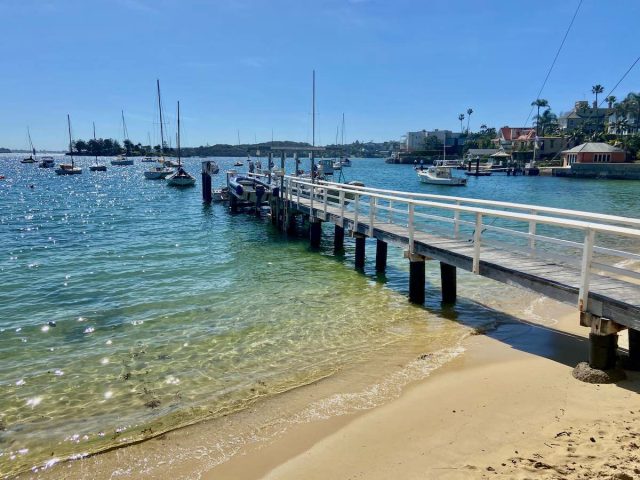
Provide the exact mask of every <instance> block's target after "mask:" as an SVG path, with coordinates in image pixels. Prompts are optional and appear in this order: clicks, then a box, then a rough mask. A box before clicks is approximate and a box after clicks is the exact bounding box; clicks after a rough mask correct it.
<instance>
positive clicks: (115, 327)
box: [0, 156, 640, 475]
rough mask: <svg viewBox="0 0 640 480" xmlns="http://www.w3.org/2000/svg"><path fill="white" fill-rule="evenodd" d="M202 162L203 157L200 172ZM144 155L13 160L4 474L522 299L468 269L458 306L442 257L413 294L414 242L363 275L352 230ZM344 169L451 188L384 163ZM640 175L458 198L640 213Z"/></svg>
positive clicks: (3, 234) (3, 161)
mask: <svg viewBox="0 0 640 480" xmlns="http://www.w3.org/2000/svg"><path fill="white" fill-rule="evenodd" d="M217 160H218V162H219V163H220V165H221V169H222V170H224V169H225V168H230V167H231V165H232V162H233V160H232V159H217ZM199 162H200V159H188V160H187V161H186V163H187V166H188V169H189V170H190V171H191V172H192V173H197V172H199V165H200V163H199ZM89 163H90V160H89V159H81V160H80V164H81V165H84V166H85V167H86V166H88V164H89ZM107 163H108V162H107ZM145 165H146V164H144V163H140V162H138V163H137V164H136V165H134V166H130V167H111V166H109V168H108V171H107V172H89V170H88V168H86V169H85V172H84V173H83V174H82V175H80V176H70V177H58V176H56V175H55V174H54V173H53V171H51V170H46V169H39V168H37V165H28V164H27V165H23V164H20V163H19V162H18V160H17V159H16V158H14V157H11V156H4V157H3V158H0V175H4V176H5V177H6V178H5V179H4V180H0V245H2V250H1V251H0V275H1V281H0V284H1V289H0V359H1V361H2V368H1V369H0V474H3V475H5V474H15V473H18V472H21V471H26V470H29V469H31V468H32V467H35V466H41V465H44V464H47V463H49V464H53V463H55V462H58V461H61V460H64V459H68V458H78V457H81V456H83V455H86V454H89V453H93V452H97V451H100V450H104V449H107V448H110V447H113V446H116V445H122V444H126V443H129V442H132V441H136V440H140V439H144V438H148V437H152V436H154V435H157V434H158V433H161V432H163V431H167V430H171V429H173V428H176V427H178V426H182V425H187V424H190V423H194V422H198V421H200V420H203V419H208V418H217V417H220V416H221V415H223V414H227V413H230V412H235V411H239V410H242V409H244V408H246V407H247V406H248V405H253V404H255V403H256V402H257V401H258V400H260V399H264V398H273V397H274V396H276V395H278V394H280V393H282V392H285V391H288V390H291V389H294V388H296V387H298V386H301V385H305V384H309V383H311V382H314V381H316V380H318V379H322V378H328V377H332V376H336V375H339V374H340V372H342V371H345V370H347V369H348V367H349V365H352V364H354V363H356V362H367V361H370V360H371V361H373V360H374V359H375V358H376V356H380V355H381V354H384V355H389V354H391V353H393V355H397V356H398V358H406V359H410V358H414V357H415V354H416V352H437V351H439V350H440V349H444V348H447V347H450V346H452V345H455V344H456V342H458V341H459V339H460V338H462V337H463V336H464V335H466V334H467V333H468V331H469V327H474V326H478V325H483V324H485V323H487V322H491V321H494V319H495V315H494V314H493V313H491V312H489V311H487V310H486V309H485V308H484V307H483V306H481V305H479V304H478V303H477V302H476V300H482V299H484V298H486V297H487V296H492V297H495V298H496V299H498V300H496V301H497V302H501V301H502V302H507V303H508V302H513V301H514V300H513V298H510V297H512V296H513V291H514V290H513V289H511V290H509V289H507V288H506V287H505V286H503V285H499V284H494V283H492V282H488V281H485V280H482V279H478V278H474V277H472V276H470V275H461V278H460V293H461V296H462V298H461V300H460V302H459V303H458V304H457V305H456V306H455V308H453V309H452V308H443V307H442V306H441V305H440V302H439V296H438V293H437V283H438V279H437V276H438V275H437V269H430V271H429V272H428V281H429V286H428V290H429V292H430V294H429V295H428V300H427V303H426V305H425V307H424V308H422V307H416V306H412V305H410V304H408V302H407V300H406V296H405V293H406V289H407V269H408V267H407V264H406V261H404V260H403V259H402V255H401V251H400V250H397V249H390V258H389V271H388V273H387V275H386V276H385V277H378V276H376V275H374V274H372V273H370V270H371V269H370V268H367V274H365V275H362V274H358V273H356V272H355V271H354V270H353V245H352V244H351V243H347V248H346V253H345V255H344V256H337V257H336V256H334V255H333V251H332V245H331V232H330V229H328V228H327V229H326V230H325V232H324V234H323V245H322V248H321V251H320V252H319V253H318V252H312V251H310V250H309V249H308V245H307V242H305V241H303V239H301V238H287V237H285V236H283V235H281V234H280V233H279V232H277V231H276V230H275V229H274V228H273V227H272V226H271V225H270V223H269V222H268V220H266V219H262V218H255V217H250V216H247V215H230V214H229V213H228V212H227V211H226V210H225V208H224V207H223V206H222V205H212V206H205V205H203V204H202V202H201V196H200V195H201V194H200V188H199V181H198V186H197V187H196V188H193V189H187V190H176V189H171V188H168V187H167V186H166V185H165V184H164V183H163V182H157V181H148V180H144V179H143V178H142V171H143V170H144V168H145ZM344 173H345V174H346V176H347V180H354V179H358V180H362V181H364V182H365V183H366V184H367V185H368V186H376V187H384V188H391V189H402V190H410V191H416V192H433V193H443V194H452V192H451V190H449V189H447V188H446V187H437V186H430V185H423V184H420V183H419V182H418V181H417V179H416V177H415V173H414V172H413V169H412V168H411V167H410V166H402V165H386V164H385V163H384V162H383V161H382V160H380V159H356V160H354V161H353V167H351V168H345V172H344ZM222 178H223V176H219V177H218V178H217V179H216V180H215V181H216V182H218V183H219V182H221V181H222ZM639 187H640V183H639V182H621V181H595V180H593V181H592V180H581V181H578V180H571V179H557V178H550V177H539V178H535V177H534V178H532V177H515V178H512V177H506V176H492V177H484V178H470V179H469V185H468V186H467V187H466V188H464V189H456V190H455V192H453V193H455V194H456V195H465V196H471V197H476V198H487V199H496V200H505V201H518V202H524V203H537V204H543V205H549V206H556V207H562V208H577V209H588V210H590V211H598V212H603V213H611V214H620V215H627V216H640V198H639V196H638V189H639ZM372 247H373V246H372V245H369V247H368V248H369V249H370V248H372ZM368 256H369V258H373V250H371V249H370V250H368ZM488 294H490V295H488ZM522 298H523V299H524V300H522V302H521V303H518V305H521V304H522V305H525V304H528V302H530V301H531V300H532V299H533V298H534V297H532V296H527V295H526V294H524V293H522ZM518 301H519V300H518ZM454 319H455V320H456V321H453V320H454Z"/></svg>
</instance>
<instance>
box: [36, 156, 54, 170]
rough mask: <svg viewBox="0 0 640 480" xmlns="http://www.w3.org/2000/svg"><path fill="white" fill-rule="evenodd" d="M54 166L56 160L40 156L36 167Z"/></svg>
mask: <svg viewBox="0 0 640 480" xmlns="http://www.w3.org/2000/svg"><path fill="white" fill-rule="evenodd" d="M55 166H56V162H55V160H54V158H53V157H42V158H41V159H40V163H39V164H38V167H40V168H53V167H55Z"/></svg>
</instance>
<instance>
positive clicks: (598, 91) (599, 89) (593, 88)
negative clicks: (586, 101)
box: [591, 83, 604, 108]
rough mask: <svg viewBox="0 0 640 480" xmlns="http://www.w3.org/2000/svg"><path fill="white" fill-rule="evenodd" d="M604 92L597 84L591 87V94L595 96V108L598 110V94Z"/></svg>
mask: <svg viewBox="0 0 640 480" xmlns="http://www.w3.org/2000/svg"><path fill="white" fill-rule="evenodd" d="M602 92H604V87H603V86H602V85H600V84H599V83H598V84H597V85H594V86H593V87H591V93H595V94H596V108H598V94H599V93H602Z"/></svg>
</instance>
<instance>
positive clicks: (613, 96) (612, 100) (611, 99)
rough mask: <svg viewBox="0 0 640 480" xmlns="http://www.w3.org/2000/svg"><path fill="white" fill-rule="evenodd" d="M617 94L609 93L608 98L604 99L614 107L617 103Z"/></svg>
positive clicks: (610, 106)
mask: <svg viewBox="0 0 640 480" xmlns="http://www.w3.org/2000/svg"><path fill="white" fill-rule="evenodd" d="M616 100H617V98H616V96H615V95H609V96H608V97H607V98H605V99H604V101H605V102H607V104H608V105H609V108H613V104H614V103H616Z"/></svg>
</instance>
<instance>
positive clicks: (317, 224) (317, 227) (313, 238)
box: [309, 218, 322, 248]
mask: <svg viewBox="0 0 640 480" xmlns="http://www.w3.org/2000/svg"><path fill="white" fill-rule="evenodd" d="M321 237H322V222H321V221H320V220H318V219H317V218H310V219H309V242H310V243H311V248H320V238H321Z"/></svg>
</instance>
